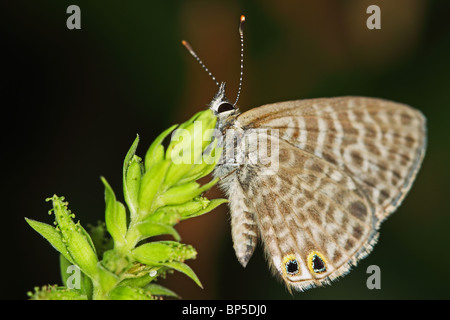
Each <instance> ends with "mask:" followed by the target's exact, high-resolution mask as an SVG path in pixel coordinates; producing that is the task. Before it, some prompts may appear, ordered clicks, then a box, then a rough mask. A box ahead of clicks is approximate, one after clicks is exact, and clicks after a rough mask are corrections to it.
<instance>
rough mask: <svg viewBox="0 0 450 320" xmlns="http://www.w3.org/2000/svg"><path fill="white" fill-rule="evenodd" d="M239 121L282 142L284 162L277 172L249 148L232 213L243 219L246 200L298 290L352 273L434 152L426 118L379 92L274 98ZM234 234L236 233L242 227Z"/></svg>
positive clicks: (274, 258) (236, 175) (278, 264)
mask: <svg viewBox="0 0 450 320" xmlns="http://www.w3.org/2000/svg"><path fill="white" fill-rule="evenodd" d="M236 125H237V126H238V127H241V128H243V131H244V132H250V131H251V130H252V129H257V130H261V129H270V130H269V131H266V132H267V134H266V138H267V140H268V141H269V142H270V143H269V144H270V145H274V144H277V147H278V150H277V152H278V159H277V160H276V161H275V162H276V168H275V169H276V170H273V167H274V166H273V164H274V163H273V162H274V161H273V160H272V162H270V161H269V162H266V164H265V165H263V164H261V163H258V162H254V163H250V162H249V161H248V159H249V158H251V152H247V153H246V155H245V157H246V158H247V162H245V161H244V163H245V164H244V165H242V166H240V167H239V169H237V170H236V171H235V172H233V173H232V175H230V177H229V179H230V180H229V181H231V182H232V183H235V184H236V190H238V189H239V190H241V192H242V193H243V197H242V199H240V200H239V199H237V198H235V201H234V202H235V205H234V208H232V210H231V211H232V217H233V213H234V216H236V217H241V218H238V220H239V219H240V220H241V221H242V219H243V218H242V217H244V215H242V214H241V213H242V207H243V206H242V205H241V206H240V204H243V205H245V212H251V215H246V216H247V217H250V219H249V221H250V222H251V224H253V225H254V224H256V225H257V232H255V233H254V235H256V234H259V235H260V237H261V239H262V240H263V242H264V244H265V250H266V252H267V254H268V256H269V260H270V261H271V264H272V266H273V268H274V269H275V270H276V271H277V273H278V274H279V275H281V277H282V278H283V280H284V281H285V283H286V284H287V285H288V286H290V287H293V288H295V289H298V290H305V289H307V288H309V287H311V286H315V285H321V284H324V283H327V282H329V281H330V280H333V279H334V278H336V277H338V276H340V275H343V274H345V273H346V272H347V271H348V270H349V268H350V267H351V266H352V265H354V264H356V262H357V261H358V260H359V259H361V258H363V257H364V256H366V255H367V254H368V252H369V251H370V250H371V248H372V246H373V244H374V243H375V242H376V239H377V237H378V232H377V229H378V227H379V224H380V222H381V221H382V220H383V219H384V218H385V217H386V216H387V215H389V213H391V212H392V211H393V210H394V209H395V208H396V207H397V206H398V205H399V204H400V202H401V200H402V199H403V197H404V195H405V193H406V192H407V191H408V190H409V188H410V186H411V183H412V181H413V180H414V177H415V175H416V173H417V170H418V168H419V166H420V163H421V160H422V157H423V154H424V150H425V119H424V118H423V116H422V115H421V114H420V113H419V112H418V111H415V110H413V109H411V108H409V107H407V106H405V105H401V104H396V103H393V102H388V101H384V100H379V99H369V98H353V97H350V98H333V99H315V100H300V101H292V102H286V103H279V104H274V105H267V106H263V107H260V108H256V109H253V110H251V111H249V112H246V113H244V114H242V115H240V116H239V117H238V118H237V124H236ZM272 129H278V131H277V133H278V135H279V136H278V137H277V136H274V135H273V133H274V132H275V131H273V130H272ZM260 135H261V136H264V133H262V134H260ZM243 140H245V139H243ZM250 144H251V145H252V146H253V147H250V148H247V150H254V149H255V141H253V142H250ZM259 160H261V158H259ZM263 162H264V161H263ZM267 163H269V164H270V165H268V164H267ZM269 167H270V168H271V169H270V170H268V168H269ZM268 171H269V172H268ZM230 202H233V197H230ZM244 220H245V219H244ZM233 229H235V228H234V226H233ZM236 230H237V229H236ZM234 233H236V235H233V239H234V240H236V238H237V237H238V236H239V231H235V232H234ZM247 238H248V237H247ZM236 242H238V241H235V249H236ZM253 243H254V242H253ZM253 248H254V244H253ZM253 248H251V250H250V251H249V250H247V253H250V256H251V253H252V252H253ZM247 249H248V248H247ZM241 251H242V250H241ZM237 253H238V252H237ZM238 256H239V254H238ZM250 256H249V255H248V254H247V261H248V259H249V258H250Z"/></svg>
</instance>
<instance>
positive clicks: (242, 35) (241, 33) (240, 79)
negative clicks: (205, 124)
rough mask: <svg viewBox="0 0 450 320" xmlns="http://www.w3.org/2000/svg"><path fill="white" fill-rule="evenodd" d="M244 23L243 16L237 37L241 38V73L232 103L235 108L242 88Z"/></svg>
mask: <svg viewBox="0 0 450 320" xmlns="http://www.w3.org/2000/svg"><path fill="white" fill-rule="evenodd" d="M244 22H245V16H243V15H242V16H241V20H240V22H239V36H240V38H241V72H240V75H239V89H238V93H237V96H236V101H235V102H234V105H233V106H236V104H237V102H238V100H239V96H240V95H241V88H242V77H243V75H244Z"/></svg>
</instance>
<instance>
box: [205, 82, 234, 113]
mask: <svg viewBox="0 0 450 320" xmlns="http://www.w3.org/2000/svg"><path fill="white" fill-rule="evenodd" d="M209 108H210V109H211V110H212V111H213V112H214V114H215V115H217V116H223V115H224V116H227V117H228V116H230V115H232V114H234V113H235V112H236V110H237V108H236V106H235V105H233V104H232V103H230V101H229V100H228V99H227V97H226V95H225V82H222V83H221V84H220V86H219V91H217V93H216V95H215V96H214V98H213V99H212V101H211V103H210V104H209Z"/></svg>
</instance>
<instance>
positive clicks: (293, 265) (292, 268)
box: [283, 254, 299, 276]
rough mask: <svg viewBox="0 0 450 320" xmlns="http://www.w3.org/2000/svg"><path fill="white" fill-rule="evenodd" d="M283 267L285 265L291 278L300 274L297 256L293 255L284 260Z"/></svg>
mask: <svg viewBox="0 0 450 320" xmlns="http://www.w3.org/2000/svg"><path fill="white" fill-rule="evenodd" d="M283 265H284V269H285V271H286V274H288V275H290V276H294V275H296V274H298V272H299V267H298V262H297V259H296V258H295V255H293V254H290V255H287V256H286V257H285V258H284V259H283Z"/></svg>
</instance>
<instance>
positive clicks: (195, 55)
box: [181, 40, 220, 87]
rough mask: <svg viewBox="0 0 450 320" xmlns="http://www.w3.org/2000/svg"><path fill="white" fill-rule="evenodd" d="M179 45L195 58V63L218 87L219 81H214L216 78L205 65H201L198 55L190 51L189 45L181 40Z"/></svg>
mask: <svg viewBox="0 0 450 320" xmlns="http://www.w3.org/2000/svg"><path fill="white" fill-rule="evenodd" d="M181 43H182V44H183V46H184V47H185V48H186V49H187V50H188V51H189V53H190V54H191V56H193V57H194V58H195V60H197V62H198V63H199V64H200V65H201V66H202V68H203V69H204V70H205V71H206V72H207V73H208V74H209V76H210V77H211V79H213V81H214V82H215V83H216V85H217V86H218V87H220V84H219V81H217V80H216V77H214V76H213V74H212V73H211V71H209V70H208V68H207V67H206V66H205V64H204V63H203V61H202V60H201V59H200V58H199V57H198V55H197V54H196V53H195V51H194V50H193V49H192V47H191V45H190V44H189V43H188V42H187V41H185V40H182V41H181Z"/></svg>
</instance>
